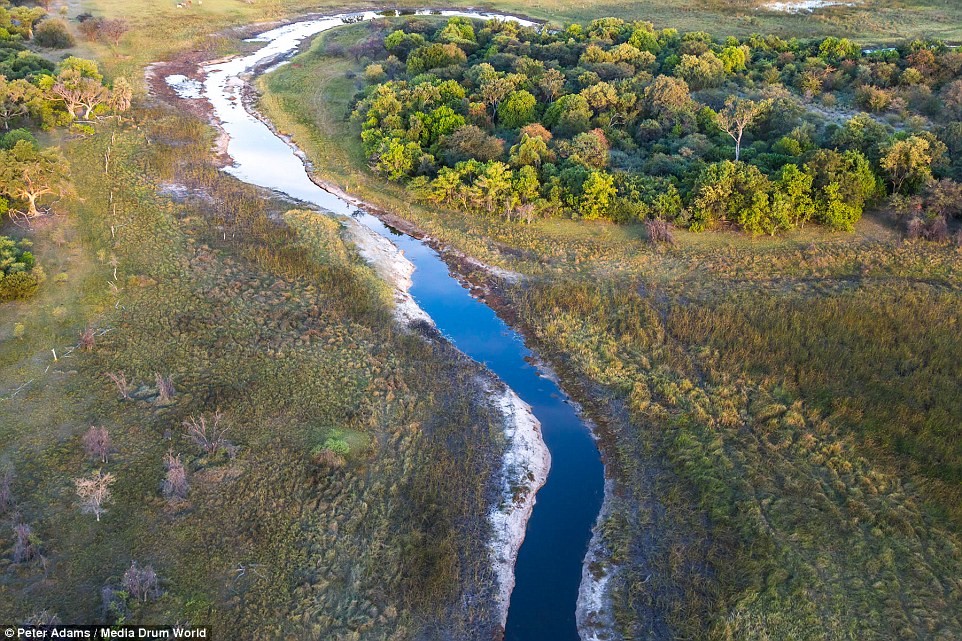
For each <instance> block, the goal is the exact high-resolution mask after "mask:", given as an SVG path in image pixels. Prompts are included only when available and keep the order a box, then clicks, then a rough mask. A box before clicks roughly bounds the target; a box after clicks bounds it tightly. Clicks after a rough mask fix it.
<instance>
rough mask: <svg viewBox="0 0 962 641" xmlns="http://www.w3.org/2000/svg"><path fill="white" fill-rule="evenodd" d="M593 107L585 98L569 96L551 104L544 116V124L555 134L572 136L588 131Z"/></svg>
mask: <svg viewBox="0 0 962 641" xmlns="http://www.w3.org/2000/svg"><path fill="white" fill-rule="evenodd" d="M591 116H592V112H591V107H590V106H589V105H588V101H587V100H585V98H584V96H581V95H578V94H568V95H566V96H561V97H560V98H558V99H557V100H556V101H555V102H553V103H551V106H550V107H548V110H547V111H546V112H545V115H544V123H545V124H546V125H548V126H549V127H550V128H551V130H552V131H553V132H556V133H559V134H561V135H564V136H571V135H574V134H577V133H581V132H583V131H587V130H588V127H589V124H590V122H591Z"/></svg>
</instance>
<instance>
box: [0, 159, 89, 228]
mask: <svg viewBox="0 0 962 641" xmlns="http://www.w3.org/2000/svg"><path fill="white" fill-rule="evenodd" d="M69 175H70V169H69V167H68V165H67V161H66V160H64V158H63V156H61V155H60V152H59V151H57V150H56V149H44V150H37V149H36V148H35V147H34V146H33V145H32V144H30V143H29V142H28V141H26V140H20V141H18V142H17V144H16V145H14V147H13V149H11V150H9V151H0V194H3V195H5V196H8V197H10V198H15V199H17V200H20V201H23V202H26V203H27V210H26V211H25V212H20V213H22V214H23V215H25V216H26V217H28V218H35V217H36V216H39V215H40V210H39V209H38V208H37V205H38V203H39V201H40V199H41V198H43V197H44V196H48V195H54V194H57V195H61V196H63V195H66V194H67V193H68V192H70V191H71V185H70V180H69Z"/></svg>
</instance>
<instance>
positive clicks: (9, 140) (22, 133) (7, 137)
mask: <svg viewBox="0 0 962 641" xmlns="http://www.w3.org/2000/svg"><path fill="white" fill-rule="evenodd" d="M21 140H24V141H26V142H28V143H30V144H31V145H33V148H34V149H40V144H39V143H38V142H37V139H36V137H35V136H34V135H33V134H32V133H30V131H28V130H26V129H11V130H10V131H8V132H7V133H6V134H4V136H3V138H0V149H13V148H14V147H15V146H16V145H17V143H18V142H20V141H21Z"/></svg>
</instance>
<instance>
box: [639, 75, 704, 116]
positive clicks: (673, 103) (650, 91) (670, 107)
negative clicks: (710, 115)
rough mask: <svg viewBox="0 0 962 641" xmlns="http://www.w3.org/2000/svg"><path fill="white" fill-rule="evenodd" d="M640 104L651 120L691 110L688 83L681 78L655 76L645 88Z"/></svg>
mask: <svg viewBox="0 0 962 641" xmlns="http://www.w3.org/2000/svg"><path fill="white" fill-rule="evenodd" d="M642 103H643V106H644V109H645V112H646V113H647V114H648V115H649V116H651V117H652V118H658V117H663V116H673V115H675V114H677V113H679V112H683V111H689V110H690V109H691V104H692V102H691V92H690V91H689V89H688V83H686V82H685V81H684V80H682V79H681V78H672V77H670V76H657V77H656V78H655V79H654V80H653V81H652V82H651V84H650V85H648V86H647V87H645V93H644V99H643V101H642Z"/></svg>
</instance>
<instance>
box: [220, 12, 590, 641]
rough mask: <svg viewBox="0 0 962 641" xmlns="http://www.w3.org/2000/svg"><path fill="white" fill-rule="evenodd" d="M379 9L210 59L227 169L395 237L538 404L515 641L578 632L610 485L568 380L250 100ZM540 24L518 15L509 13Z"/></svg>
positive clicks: (471, 340) (456, 339) (423, 279)
mask: <svg viewBox="0 0 962 641" xmlns="http://www.w3.org/2000/svg"><path fill="white" fill-rule="evenodd" d="M439 13H441V14H443V15H462V16H471V17H497V16H495V15H494V14H478V13H471V12H455V11H444V12H439ZM378 15H383V14H378V13H374V12H366V13H357V14H351V15H350V16H347V15H339V16H334V17H330V18H321V19H317V20H308V21H304V22H299V23H295V24H292V25H287V26H284V27H280V28H278V29H273V30H271V31H268V32H265V33H263V34H260V35H259V36H256V37H255V38H252V39H251V40H252V41H256V42H264V43H265V46H264V47H263V48H261V49H259V50H258V51H256V52H254V53H252V54H250V55H247V56H244V57H240V58H236V59H233V60H230V61H228V62H224V63H220V64H215V65H210V66H208V67H207V68H206V70H207V77H206V79H205V81H204V86H203V93H204V96H205V97H206V98H207V99H208V100H209V101H210V102H211V104H212V105H213V108H214V113H215V115H216V117H217V118H218V119H219V120H220V121H221V123H222V126H223V128H224V130H225V131H226V132H227V134H228V135H229V136H230V142H229V144H228V148H227V151H228V153H229V155H230V157H231V158H232V159H233V161H234V164H233V166H231V167H229V168H227V169H226V171H227V172H229V173H230V174H232V175H234V176H236V177H237V178H239V179H241V180H244V181H246V182H249V183H252V184H254V185H258V186H261V187H266V188H269V189H273V190H276V191H279V192H282V193H285V194H288V195H289V196H292V197H294V198H296V199H299V200H302V201H306V202H309V203H313V204H315V205H317V206H318V207H321V208H323V209H326V210H328V211H331V212H334V213H338V214H345V215H353V216H354V217H355V218H356V219H357V220H359V221H360V222H361V223H362V224H364V225H365V226H367V227H368V228H370V229H372V230H373V231H375V232H376V233H378V234H379V235H381V236H383V237H386V238H388V239H389V240H391V242H393V243H394V244H395V245H396V246H397V247H399V248H400V249H401V250H403V251H404V255H405V257H406V258H407V259H408V260H410V261H411V262H412V263H413V264H414V266H415V272H414V274H413V276H412V280H413V285H412V287H411V294H412V296H413V297H414V299H415V301H416V302H417V303H418V304H419V305H420V306H421V308H422V309H424V311H425V312H427V314H428V315H430V316H431V318H432V319H433V321H434V323H435V324H436V326H437V328H438V330H440V331H441V332H442V333H443V334H444V335H445V336H446V337H447V338H448V340H450V341H451V342H452V343H453V344H454V345H455V346H457V347H458V349H460V350H461V351H462V352H464V353H465V354H467V355H468V356H470V357H471V358H473V359H475V360H477V361H479V362H481V363H484V364H485V365H486V366H487V367H488V368H489V369H490V370H491V371H493V372H494V373H495V374H496V375H497V376H498V377H500V378H501V380H502V381H504V383H505V384H507V385H508V386H509V387H511V388H512V389H513V390H514V392H515V393H516V394H517V395H518V396H520V397H521V398H522V399H523V400H524V401H525V402H527V403H528V404H529V405H531V408H532V410H533V412H534V414H535V416H536V417H537V418H538V420H539V421H540V422H541V425H542V433H543V436H544V440H545V443H546V444H547V446H548V448H549V450H550V452H551V459H552V466H551V471H550V473H549V475H548V480H547V482H546V483H545V485H544V487H543V488H542V489H541V490H540V491H539V492H538V495H537V504H536V505H535V508H534V512H533V514H532V516H531V519H530V521H529V522H528V527H527V533H526V536H525V541H524V543H523V545H522V546H521V550H520V552H519V554H518V560H517V564H516V567H515V575H516V583H515V588H514V591H513V592H512V595H511V603H510V609H509V612H508V622H507V626H506V632H505V638H506V639H510V640H512V641H539V640H544V641H569V640H570V641H573V640H575V639H578V633H577V630H576V626H575V605H576V601H577V597H578V589H579V585H580V582H581V569H582V562H583V560H584V557H585V552H586V551H587V548H588V541H589V539H590V536H591V527H592V525H593V524H594V522H595V519H596V517H597V515H598V511H599V509H600V507H601V502H602V498H603V493H604V469H603V466H602V463H601V460H600V457H599V454H598V449H597V447H596V446H595V443H594V441H593V439H592V437H591V435H590V433H589V430H588V429H587V428H586V426H585V425H584V424H583V423H582V421H581V420H580V419H579V417H578V415H577V413H576V412H575V409H574V408H573V407H572V405H571V404H570V402H569V400H568V398H567V397H566V396H565V395H564V393H563V392H562V391H561V390H560V389H559V388H558V386H557V385H556V384H555V383H554V382H552V381H551V380H549V379H548V378H545V377H543V376H542V375H541V374H540V373H539V372H538V370H537V369H536V368H535V367H534V366H533V365H532V364H531V363H530V360H531V357H532V356H533V355H532V353H531V351H530V350H529V349H528V348H527V347H526V346H525V344H524V340H523V339H522V337H521V336H520V335H519V334H518V333H517V332H515V331H514V330H512V329H511V328H510V327H509V326H508V325H507V324H506V323H505V322H504V321H502V320H501V319H500V318H499V317H498V316H497V314H495V312H494V311H493V310H492V309H491V308H490V307H488V306H487V305H485V304H484V303H483V302H481V301H479V300H477V299H476V298H474V297H473V296H471V294H470V292H469V291H468V290H467V289H465V288H464V287H463V286H461V284H460V283H459V282H458V280H457V279H456V278H455V277H454V276H453V275H452V274H451V272H450V270H449V269H448V267H447V265H446V264H445V263H444V261H443V260H442V259H441V257H440V256H439V255H438V253H437V252H436V251H435V250H433V249H431V248H430V247H429V246H427V245H426V244H424V243H422V242H421V241H419V240H417V239H415V238H412V237H411V236H407V235H405V234H402V233H400V232H398V231H397V230H394V229H391V228H389V227H388V226H386V225H385V224H384V223H382V222H381V221H380V220H378V219H377V218H375V217H374V216H372V215H370V214H367V213H364V212H361V211H358V210H357V207H355V206H354V205H352V204H351V203H349V202H347V201H345V200H343V199H341V198H339V197H338V196H335V195H334V194H332V193H330V192H327V191H325V190H323V189H321V188H320V187H319V186H317V185H316V184H314V183H313V182H311V180H310V179H309V178H308V176H307V173H306V171H305V169H304V166H303V163H302V161H301V159H300V158H299V157H298V156H297V155H296V154H295V153H294V150H293V149H292V148H291V147H290V146H289V145H288V144H287V143H286V142H285V141H283V140H281V139H280V138H278V137H277V136H275V135H274V134H273V133H272V132H271V130H270V129H269V128H268V127H267V126H266V125H265V124H264V123H262V122H260V121H259V120H257V119H256V118H255V117H253V116H252V115H251V114H249V113H248V112H247V111H246V109H245V108H244V106H243V104H242V101H241V95H240V91H241V89H242V85H243V83H242V82H240V81H238V78H239V77H241V76H243V74H247V73H250V71H251V70H252V69H255V68H258V67H259V66H261V65H263V64H265V63H268V62H273V59H274V58H276V57H277V56H279V55H283V54H286V53H288V52H293V51H294V50H295V49H296V48H297V46H298V44H300V43H301V42H302V41H303V40H304V39H305V38H308V37H310V36H313V35H315V34H318V33H320V32H322V31H325V30H327V29H331V28H334V27H337V26H340V25H343V24H345V22H357V21H359V20H370V19H373V18H375V17H377V16H378ZM503 19H506V20H516V21H519V22H522V23H524V24H529V25H530V24H533V23H529V22H526V21H523V20H519V19H518V18H514V17H510V16H503Z"/></svg>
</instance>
